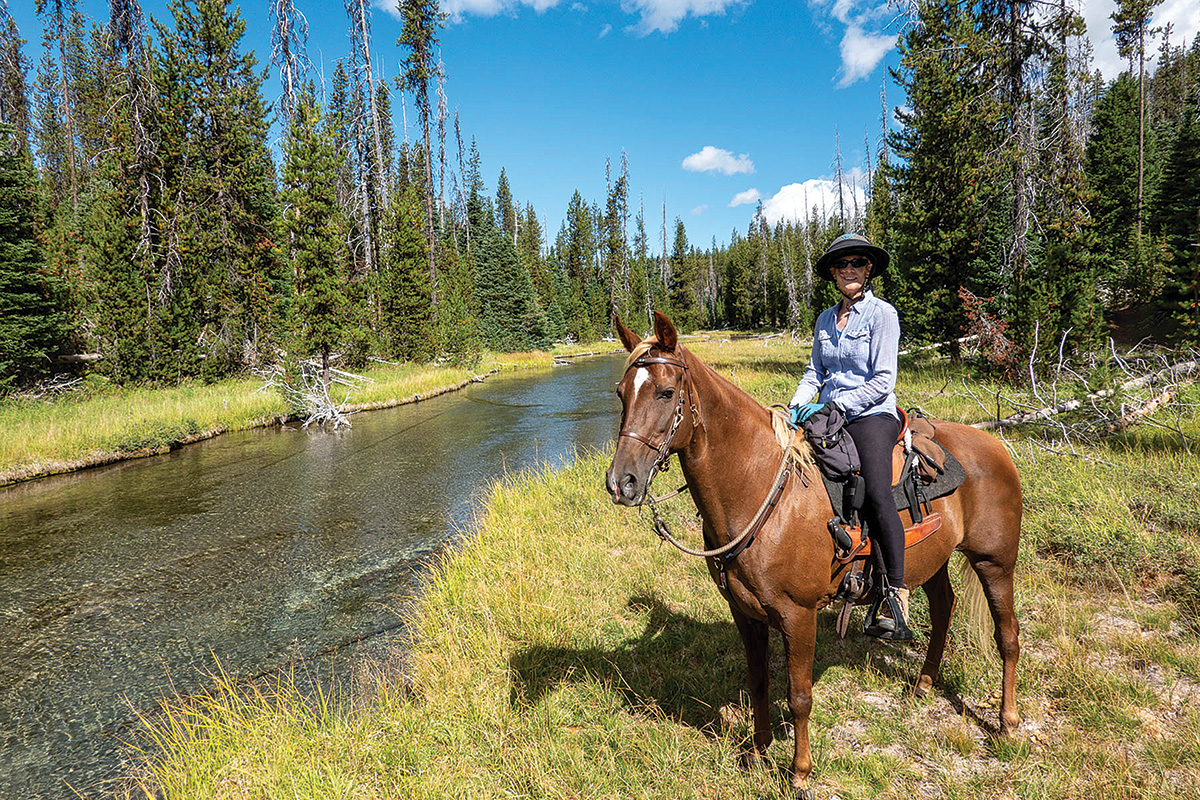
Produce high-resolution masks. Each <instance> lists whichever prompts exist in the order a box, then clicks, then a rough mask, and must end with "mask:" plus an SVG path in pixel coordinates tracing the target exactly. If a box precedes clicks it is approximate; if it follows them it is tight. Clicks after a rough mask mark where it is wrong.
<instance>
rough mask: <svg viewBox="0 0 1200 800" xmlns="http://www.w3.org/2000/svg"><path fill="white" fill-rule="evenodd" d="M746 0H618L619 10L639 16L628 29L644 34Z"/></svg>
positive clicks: (722, 10)
mask: <svg viewBox="0 0 1200 800" xmlns="http://www.w3.org/2000/svg"><path fill="white" fill-rule="evenodd" d="M746 2H748V0H622V2H621V9H622V10H623V11H624V12H625V13H627V14H637V15H639V16H640V17H641V19H640V20H639V21H638V23H637V24H636V25H632V26H630V28H629V30H631V31H633V32H634V33H637V34H638V35H640V36H647V35H649V34H651V33H654V32H655V31H658V32H659V33H664V34H666V33H671V32H673V31H674V30H675V29H677V28H678V27H679V23H680V21H682V20H683V19H684V18H686V17H688V16H689V15H690V16H693V17H696V18H697V19H699V18H701V17H707V16H712V15H720V14H724V13H725V9H727V8H730V7H731V6H740V5H742V4H744V3H746Z"/></svg>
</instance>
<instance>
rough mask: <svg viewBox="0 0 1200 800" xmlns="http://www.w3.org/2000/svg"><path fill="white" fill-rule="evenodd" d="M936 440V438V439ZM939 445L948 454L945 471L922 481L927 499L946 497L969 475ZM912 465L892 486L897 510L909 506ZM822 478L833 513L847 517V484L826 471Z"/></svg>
mask: <svg viewBox="0 0 1200 800" xmlns="http://www.w3.org/2000/svg"><path fill="white" fill-rule="evenodd" d="M935 441H936V440H935ZM937 446H938V447H941V448H942V452H943V453H945V454H946V467H945V472H943V473H942V474H941V475H939V476H938V477H937V480H935V481H933V482H932V483H928V484H925V483H922V484H920V486H921V494H922V495H923V496H924V498H925V499H926V500H936V499H937V498H939V497H945V496H946V495H948V494H950V493H951V492H953V491H954V490H955V489H957V488H958V487H959V486H962V483H963V481H964V480H965V479H966V477H967V472H966V470H964V469H963V465H962V464H960V463H959V461H958V459H957V458H955V457H954V454H953V453H951V452H950V451H949V450H947V449H946V448H945V447H944V446H943V445H942V443H941V442H937ZM911 469H912V467H911V466H910V467H906V468H905V470H904V474H903V475H901V476H900V481H899V482H898V483H897V484H896V485H895V486H893V487H892V499H894V500H895V501H896V510H897V511H903V510H904V509H906V508H908V497H907V496H905V493H904V482H905V481H908V480H911V478H909V471H910V470H911ZM821 480H822V481H824V483H825V491H826V492H827V493H828V494H829V500H830V502H831V503H832V504H833V513H834V514H836V515H837V516H839V517H842V519H845V515H844V513H843V502H842V489H843V487H844V486H845V483H844V482H843V481H831V480H829V478H827V477H825V473H823V472H822V473H821Z"/></svg>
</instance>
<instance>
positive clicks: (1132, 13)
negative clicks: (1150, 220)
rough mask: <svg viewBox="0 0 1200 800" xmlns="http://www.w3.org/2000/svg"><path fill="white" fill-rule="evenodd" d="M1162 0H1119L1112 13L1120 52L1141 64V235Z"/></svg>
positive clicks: (1139, 171) (1139, 99)
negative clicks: (1150, 80)
mask: <svg viewBox="0 0 1200 800" xmlns="http://www.w3.org/2000/svg"><path fill="white" fill-rule="evenodd" d="M1161 4H1162V0H1117V11H1116V12H1115V13H1114V14H1112V16H1111V19H1112V21H1113V35H1114V36H1115V37H1116V40H1117V52H1119V53H1120V54H1121V55H1122V56H1123V57H1125V58H1128V59H1130V61H1131V62H1132V60H1133V59H1134V58H1135V57H1136V58H1137V65H1138V169H1137V206H1136V221H1137V235H1138V237H1141V235H1142V216H1143V205H1144V202H1145V188H1144V184H1145V160H1146V80H1145V73H1146V39H1147V38H1150V37H1153V36H1154V34H1155V33H1156V32H1157V29H1156V28H1151V27H1150V19H1151V17H1153V16H1154V9H1155V8H1157V7H1158V6H1159V5H1161Z"/></svg>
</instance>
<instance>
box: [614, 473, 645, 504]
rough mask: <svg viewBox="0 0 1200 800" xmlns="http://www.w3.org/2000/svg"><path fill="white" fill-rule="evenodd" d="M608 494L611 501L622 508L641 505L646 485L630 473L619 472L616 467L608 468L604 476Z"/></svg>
mask: <svg viewBox="0 0 1200 800" xmlns="http://www.w3.org/2000/svg"><path fill="white" fill-rule="evenodd" d="M605 482H606V483H607V484H608V493H609V494H610V495H611V496H612V501H613V502H614V503H618V504H620V505H623V506H637V505H641V503H642V500H644V499H645V496H646V484H645V482H643V481H641V480H639V479H638V477H637V476H636V475H634V474H633V473H632V472H627V471H625V470H619V469H617V468H616V465H615V464H614V465H613V466H610V467H609V468H608V472H607V473H606V474H605Z"/></svg>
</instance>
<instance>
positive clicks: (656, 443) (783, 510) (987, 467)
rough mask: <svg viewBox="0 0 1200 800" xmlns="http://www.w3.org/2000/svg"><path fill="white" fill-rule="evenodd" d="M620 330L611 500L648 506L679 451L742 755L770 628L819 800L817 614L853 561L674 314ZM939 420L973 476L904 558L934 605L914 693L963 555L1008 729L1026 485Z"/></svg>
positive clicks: (753, 749)
mask: <svg viewBox="0 0 1200 800" xmlns="http://www.w3.org/2000/svg"><path fill="white" fill-rule="evenodd" d="M615 327H616V329H617V333H618V335H619V336H620V338H621V343H622V344H624V345H625V348H626V349H627V350H629V351H630V357H629V359H628V361H627V362H626V369H625V374H624V376H623V377H622V378H621V381H620V383H618V384H617V394H618V395H619V396H620V398H621V405H622V417H621V432H620V435H619V436H618V437H617V444H616V449H615V451H614V452H613V460H612V464H611V465H609V468H608V471H607V473H606V475H605V483H606V485H607V488H608V492H609V495H610V496H611V497H612V499H613V502H615V503H619V504H621V505H625V506H639V505H641V504H642V503H644V502H648V491H649V488H650V481H651V479H652V478H653V477H654V475H655V473H657V472H658V471H659V470H660V469H661V468H662V466H663V464H664V462H665V460H666V457H667V455H668V454H675V455H677V456H678V459H679V468H680V472H682V473H683V476H684V478H685V479H686V481H687V486H688V490H689V492H690V494H691V497H692V499H693V501H695V504H696V509H697V511H699V512H700V517H701V519H702V520H703V535H704V543H705V547H707V548H714V550H712V551H708V552H706V553H705V556H706V558H707V561H708V568H709V574H710V575H712V577H713V579H714V581H716V583H717V586H718V589H719V591H720V592H721V594H722V596H723V597H724V598H725V599H726V601H727V602H728V603H729V610H730V612H731V613H732V615H733V620H734V623H735V624H736V626H737V629H738V633H739V634H741V638H742V644H743V645H744V646H745V650H746V665H747V685H748V688H749V690H750V705H751V708H752V709H753V712H754V735H753V738H752V741H751V742H750V743H749V744H750V747H749V749H748V751H747V753H746V763H747V764H755V763H758V764H765V763H770V762H768V761H766V759H765V756H766V755H767V749H768V747H769V746H770V744H771V742H772V741H773V739H774V734H773V730H772V726H771V705H770V698H769V695H768V682H769V678H770V670H769V669H768V666H769V663H770V658H769V652H768V648H767V642H768V628H771V627H773V628H775V629H776V630H778V631H779V632H780V633H782V636H783V644H784V653H785V655H786V661H787V673H788V706H789V708H790V709H791V712H792V721H793V724H794V728H793V730H794V733H795V735H794V747H793V750H792V764H791V770H790V778H789V784H790V788H791V791H792V793H793V795H794V796H795V797H797V798H801V799H802V800H813V797H814V792H813V789H812V787H810V786H809V775H810V773H811V772H812V768H813V760H812V750H811V748H810V745H809V730H808V728H809V725H808V723H809V717H810V716H811V714H812V706H813V691H812V689H813V659H814V657H815V655H816V641H817V612H818V610H820V609H822V608H826V607H827V606H829V605H830V604H831V603H832V602H833V601H834V599H835V598H836V596H837V591H838V587H839V586H840V585H841V583H842V580H843V578H844V577H845V574H846V570H847V569H849V567H847V566H846V565H844V564H842V563H841V562H840V561H839V560H838V558H837V556H836V554H835V550H834V543H833V540H832V537H831V536H830V535H829V531H828V530H827V527H826V523H827V522H828V520H829V515H830V513H831V511H832V508H831V506H830V502H829V497H828V495H827V494H826V493H825V489H824V488H823V487H822V486H821V483H820V481H819V480H815V481H814V480H811V479H810V473H809V472H808V470H807V467H805V466H801V465H796V468H794V469H790V468H789V466H790V465H791V464H792V461H791V455H790V453H791V450H792V449H794V448H793V447H792V445H786V446H785V445H781V444H780V442H779V439H778V437H777V432H778V429H777V427H776V426H775V425H774V424H773V422H774V417H773V415H772V413H771V412H770V411H768V410H767V409H765V408H763V407H762V406H761V405H759V404H758V403H757V402H756V401H755V400H754V398H752V397H750V396H749V395H748V394H746V392H745V391H743V390H742V389H740V388H738V387H737V386H735V385H734V384H733V382H732V381H730V380H729V379H728V378H726V377H725V376H723V375H721V374H720V373H718V372H717V371H716V370H714V369H712V368H711V367H709V366H708V365H707V364H705V363H704V362H703V361H702V360H701V359H699V358H697V357H696V356H695V355H694V354H692V353H691V352H689V351H688V350H687V348H686V347H684V346H683V345H682V344H681V343H680V342H679V339H678V335H677V333H676V331H675V326H674V325H672V324H671V321H670V320H669V319H667V317H665V316H663V315H662V314H660V313H658V312H655V314H654V335H653V336H651V337H650V338H648V339H646V340H645V341H643V340H642V339H641V337H639V336H637V335H636V334H635V333H633V332H632V331H630V330H629V329H628V328H626V327H625V325H624V324H623V323H622V322H621V321H620V320H619V319H618V320H616V325H615ZM781 422H782V420H781ZM784 425H786V423H784ZM936 426H937V441H938V442H939V443H941V444H942V445H943V446H944V447H945V448H946V449H947V450H949V451H950V452H952V453H954V455H955V457H956V458H957V459H958V460H959V462H960V463H961V464H962V466H963V469H964V471H965V474H966V477H965V479H964V481H963V484H962V486H961V487H959V489H957V490H956V491H955V492H954V493H953V494H950V495H947V496H945V497H940V498H938V499H936V500H933V501H932V504H931V505H932V510H933V511H934V512H936V513H937V514H938V515H939V517H940V518H941V520H942V524H941V527H940V528H938V529H937V530H936V531H935V532H934V533H933V534H931V535H930V536H929V537H928V538H926V539H924V540H923V541H922V542H921V543H920V544H916V545H914V546H913V548H912V549H911V550H910V551H909V553H908V556H907V558H906V559H905V565H904V567H905V576H904V577H905V584H906V585H908V586H920V587H922V588H923V589H924V590H925V595H926V597H927V598H928V599H929V620H930V632H929V639H928V647H927V649H926V654H925V663H924V665H923V666H922V667H921V673H920V676H919V677H918V678H917V682H916V685H915V687H914V690H915V691H916V693H917V694H924V693H926V692H928V691H929V690H930V689H931V688H932V687H933V686H934V684H935V683H936V682H937V680H938V674H939V670H940V666H941V662H942V655H943V653H944V652H945V647H946V638H947V634H948V633H949V630H950V615H951V612H952V610H953V608H954V599H955V598H954V595H955V593H954V589H953V587H952V586H951V583H950V575H949V572H948V569H947V567H948V562H949V559H950V555H951V553H953V552H954V551H956V550H957V551H959V552H961V553H962V554H963V555H965V556H966V563H967V564H968V567H969V568H968V569H967V572H970V573H973V574H974V575H975V576H977V577H978V578H979V582H980V583H981V584H982V586H981V588H982V590H983V595H984V598H985V599H986V601H987V609H988V610H989V611H990V612H991V618H992V624H993V630H994V635H995V641H996V645H997V647H998V649H999V651H1000V656H1001V659H1002V661H1003V666H1002V674H1001V699H1000V708H999V731H1000V733H1001V734H1006V733H1011V732H1012V731H1014V730H1015V729H1016V727H1017V724H1018V723H1019V721H1020V716H1019V715H1018V713H1017V702H1016V683H1017V672H1016V671H1017V659H1018V657H1019V655H1020V644H1019V642H1018V635H1019V631H1020V626H1019V625H1018V623H1017V617H1016V614H1015V613H1014V608H1013V570H1014V568H1015V566H1016V563H1017V551H1018V542H1019V537H1020V533H1021V481H1020V477H1019V476H1018V475H1017V470H1016V467H1015V466H1014V464H1013V462H1012V459H1011V458H1010V457H1009V455H1008V451H1007V450H1006V449H1005V448H1004V445H1003V444H1001V443H1000V442H999V441H997V440H996V439H993V438H992V437H991V436H989V435H988V434H986V433H984V432H983V431H980V430H976V429H975V428H972V427H969V426H967V425H961V424H956V423H953V422H945V421H939V422H937V423H936ZM773 476H774V477H773ZM764 498H765V499H764ZM652 507H653V506H652ZM772 507H773V508H774V509H775V510H774V512H773V513H771V511H770V509H771V508H772ZM748 533H749V534H754V535H753V536H748V535H747V534H748ZM739 543H740V544H739ZM972 583H974V582H973V581H971V582H968V583H965V584H964V586H969V585H971V584H972ZM968 605H969V604H968Z"/></svg>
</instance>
